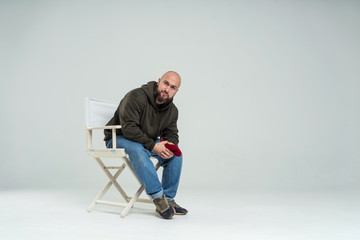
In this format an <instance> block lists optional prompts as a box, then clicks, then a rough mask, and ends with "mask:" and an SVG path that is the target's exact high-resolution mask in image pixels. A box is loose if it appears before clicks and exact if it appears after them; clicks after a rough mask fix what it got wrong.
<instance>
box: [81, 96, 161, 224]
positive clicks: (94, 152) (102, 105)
mask: <svg viewBox="0 0 360 240" xmlns="http://www.w3.org/2000/svg"><path fill="white" fill-rule="evenodd" d="M117 107H118V104H116V103H113V102H108V101H104V100H100V99H94V98H89V97H86V98H85V113H86V116H85V118H86V142H87V146H86V153H87V154H89V155H90V156H91V157H93V158H94V159H95V160H96V161H97V163H98V164H99V166H100V167H101V169H102V170H103V171H104V172H105V174H106V175H107V177H108V178H109V182H108V184H107V185H106V186H105V187H104V189H103V190H101V191H100V192H99V194H98V195H97V196H96V197H95V199H94V201H93V202H92V203H91V204H90V206H89V207H88V211H89V212H91V211H92V210H93V209H94V208H95V206H96V205H97V204H104V205H110V206H121V207H124V209H123V211H122V212H121V214H120V215H121V217H125V216H126V215H127V214H128V212H129V211H130V209H131V208H132V207H133V206H134V204H135V202H145V203H152V200H151V199H144V198H140V195H141V193H142V192H143V191H144V186H143V185H142V184H141V183H140V181H139V180H138V179H137V177H136V175H135V174H134V172H133V170H132V168H131V165H130V159H129V156H128V155H127V154H126V152H125V149H123V148H116V129H119V128H121V126H120V125H114V126H105V125H106V124H107V123H108V122H109V120H110V119H111V118H112V117H113V115H114V112H115V110H116V109H117ZM104 129H111V130H112V138H113V146H112V148H106V147H105V144H104V147H103V148H98V149H95V148H93V130H100V131H103V130H104ZM104 158H119V159H121V160H120V163H119V164H118V165H117V166H107V165H106V164H105V161H104V160H103V159H104ZM152 160H155V159H152ZM159 166H160V164H159V163H157V164H156V165H155V169H156V170H158V168H159ZM126 167H128V169H130V171H131V172H132V173H133V175H134V176H135V178H136V179H137V180H138V181H139V183H140V187H139V189H138V190H137V191H136V193H135V195H134V196H132V197H129V196H128V195H127V194H126V193H125V191H124V189H123V188H122V187H121V186H120V184H119V183H118V182H117V180H116V179H117V178H118V177H119V175H120V174H121V173H122V171H123V170H124V169H125V168H126ZM111 169H115V170H117V171H116V172H115V174H112V173H111V172H110V171H109V170H111ZM112 185H114V187H115V188H116V189H117V190H118V192H119V193H120V194H121V196H122V197H123V198H124V200H125V202H115V201H107V200H103V197H104V195H105V194H106V192H107V191H108V190H109V188H110V187H111V186H112Z"/></svg>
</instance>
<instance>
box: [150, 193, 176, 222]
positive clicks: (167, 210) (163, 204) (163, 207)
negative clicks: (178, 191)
mask: <svg viewBox="0 0 360 240" xmlns="http://www.w3.org/2000/svg"><path fill="white" fill-rule="evenodd" d="M153 202H154V204H155V206H156V211H157V212H158V213H159V214H160V216H161V217H163V218H165V219H169V218H172V216H174V209H173V208H172V207H171V206H170V205H169V202H168V200H167V199H166V197H165V195H162V196H161V197H159V198H156V199H154V200H153Z"/></svg>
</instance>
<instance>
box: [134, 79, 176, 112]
mask: <svg viewBox="0 0 360 240" xmlns="http://www.w3.org/2000/svg"><path fill="white" fill-rule="evenodd" d="M141 89H142V90H143V91H144V92H145V94H146V96H147V98H148V99H149V102H150V103H151V105H152V106H153V107H154V108H155V109H157V110H158V111H163V110H166V109H168V108H169V107H170V105H171V104H172V101H173V100H172V99H171V101H170V102H167V103H164V104H161V105H158V104H156V100H155V99H156V90H157V82H155V81H150V82H148V83H147V84H144V85H142V86H141Z"/></svg>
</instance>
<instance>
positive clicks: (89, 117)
mask: <svg viewBox="0 0 360 240" xmlns="http://www.w3.org/2000/svg"><path fill="white" fill-rule="evenodd" d="M117 107H118V104H116V103H114V102H109V101H105V100H100V99H95V98H89V97H87V98H85V125H86V126H87V127H99V126H105V125H106V124H107V123H108V122H109V120H110V119H111V118H112V117H113V115H114V112H115V110H116V109H117Z"/></svg>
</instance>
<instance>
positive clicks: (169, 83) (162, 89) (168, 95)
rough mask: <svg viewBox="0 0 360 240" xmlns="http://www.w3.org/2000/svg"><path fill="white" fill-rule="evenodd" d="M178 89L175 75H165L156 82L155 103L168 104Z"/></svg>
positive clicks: (178, 81)
mask: <svg viewBox="0 0 360 240" xmlns="http://www.w3.org/2000/svg"><path fill="white" fill-rule="evenodd" d="M179 87H180V78H179V77H178V75H177V74H172V73H169V74H165V75H164V76H163V77H162V78H160V79H159V81H158V86H157V90H156V103H157V104H164V103H167V102H170V101H171V100H172V99H173V97H174V96H175V94H176V93H177V91H178V90H179Z"/></svg>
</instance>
